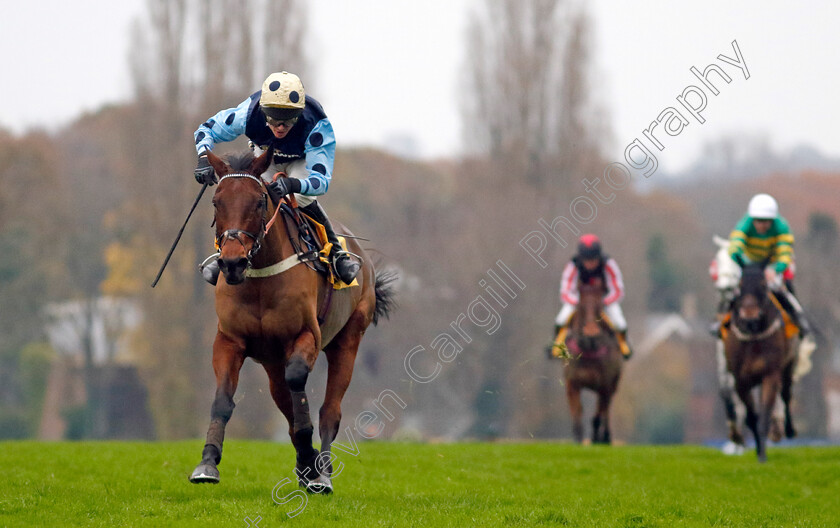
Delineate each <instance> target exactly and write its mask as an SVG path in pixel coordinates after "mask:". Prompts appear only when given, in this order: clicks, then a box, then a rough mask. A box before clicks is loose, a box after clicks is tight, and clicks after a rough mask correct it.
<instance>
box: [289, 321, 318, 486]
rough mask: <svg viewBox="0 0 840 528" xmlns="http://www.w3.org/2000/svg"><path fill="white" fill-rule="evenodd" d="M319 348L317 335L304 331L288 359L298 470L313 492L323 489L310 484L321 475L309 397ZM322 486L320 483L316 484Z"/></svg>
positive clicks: (300, 476)
mask: <svg viewBox="0 0 840 528" xmlns="http://www.w3.org/2000/svg"><path fill="white" fill-rule="evenodd" d="M317 357H318V349H317V346H316V344H315V336H314V335H313V334H312V332H311V331H309V330H304V331H303V332H302V333H301V334H300V335H299V336H298V337H297V339H295V343H294V345H293V347H292V353H291V355H290V356H289V359H288V360H287V361H286V372H285V380H286V385H287V386H288V387H289V393H290V394H291V400H292V423H291V424H289V425H290V426H291V431H292V435H291V436H292V443H293V444H294V446H295V451H297V465H296V466H295V472H296V473H297V475H298V481H299V483H300V484H301V485H302V486H306V488H307V490H309V491H320V490H319V489H314V488H311V487H310V483H311V482H312V481H315V480H316V479H317V478H318V468H317V466H316V463H317V458H318V450H317V449H315V448H314V447H312V433H313V431H314V428H313V426H312V418H311V415H310V413H309V398H308V397H307V396H306V380H307V379H308V378H309V373H310V372H311V371H312V367H313V366H314V365H315V359H316V358H317ZM315 487H318V486H315Z"/></svg>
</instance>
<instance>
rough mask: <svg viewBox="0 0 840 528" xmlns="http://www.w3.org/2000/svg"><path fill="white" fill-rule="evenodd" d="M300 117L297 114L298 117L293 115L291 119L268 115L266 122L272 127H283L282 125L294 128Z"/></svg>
mask: <svg viewBox="0 0 840 528" xmlns="http://www.w3.org/2000/svg"><path fill="white" fill-rule="evenodd" d="M298 117H300V116H296V117H293V118H291V119H274V118H272V117H268V116H266V117H265V122H266V123H268V126H270V127H281V126H282V127H286V128H292V127H293V126H295V123H297V120H298Z"/></svg>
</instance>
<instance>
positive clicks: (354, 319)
mask: <svg viewBox="0 0 840 528" xmlns="http://www.w3.org/2000/svg"><path fill="white" fill-rule="evenodd" d="M364 322H365V318H364V316H363V314H362V313H361V312H359V311H357V312H355V313H354V314H353V315H352V316H351V317H350V320H349V321H348V323H347V325H345V327H344V328H343V329H342V331H341V332H340V333H339V334H338V335H337V336H336V337H335V338H334V339H333V340H332V342H331V343H330V344H329V346H327V348H326V349H325V350H324V352H325V353H326V354H327V362H328V370H327V391H326V394H325V396H324V405H322V406H321V411H320V413H319V419H318V429H319V433H320V435H321V454H320V456H319V457H318V469H319V470H320V473H321V475H320V477H319V479H320V481H321V484H322V485H323V486H324V492H327V493H329V492H330V491H332V482H331V477H332V475H333V464H332V443H333V441H334V440H335V438H336V436H338V429H339V425H340V423H341V400H342V399H343V398H344V393H345V392H347V387H348V386H349V385H350V379H351V378H352V376H353V365H354V363H355V361H356V352H357V351H358V349H359V343H360V342H361V340H362V333H363V331H364V328H365V327H364ZM399 403H400V402H398V404H399ZM339 471H340V470H339Z"/></svg>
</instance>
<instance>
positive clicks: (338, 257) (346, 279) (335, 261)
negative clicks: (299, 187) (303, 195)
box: [300, 201, 360, 284]
mask: <svg viewBox="0 0 840 528" xmlns="http://www.w3.org/2000/svg"><path fill="white" fill-rule="evenodd" d="M300 209H301V210H302V211H303V212H304V213H306V214H308V215H309V216H311V217H312V219H313V220H315V221H316V222H318V223H320V224H323V225H324V229H326V231H327V240H329V241H330V243H331V244H332V250H331V251H330V261H331V262H332V265H333V269H334V270H335V274H336V275H338V278H339V279H341V282H343V283H344V284H350V283H351V282H353V279H355V278H356V275H357V274H358V273H359V268H360V266H359V263H358V262H356V261H355V260H353V259H351V258H350V255H348V254H347V252H346V251H344V250H343V249H342V247H341V242H339V241H338V237H337V236H336V234H335V231H334V230H333V227H332V224H331V223H330V219H329V218H327V213H326V212H325V211H324V208H323V207H321V204H319V203H318V202H317V201H314V202H312V203H311V204H309V205H307V206H306V207H301V208H300Z"/></svg>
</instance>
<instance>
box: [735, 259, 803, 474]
mask: <svg viewBox="0 0 840 528" xmlns="http://www.w3.org/2000/svg"><path fill="white" fill-rule="evenodd" d="M764 266H765V264H764V263H754V264H750V265H748V266H745V267H744V269H743V273H742V275H741V280H740V286H739V293H738V295H737V296H736V297H735V300H734V302H733V306H732V311H731V319H730V323H729V330H728V331H727V332H726V334H725V336H724V339H723V344H724V352H725V354H726V365H727V369H728V370H729V372H731V373H732V375H733V377H734V380H735V392H737V393H738V397H739V398H740V400H741V401H742V402H743V403H744V407H745V408H746V424H747V426H748V427H749V428H750V430H751V431H752V433H753V435H754V436H755V447H756V453H757V455H758V460H759V462H766V461H767V436H768V433H769V431H770V426H771V420H772V414H773V407H774V405H775V403H776V398H777V396H778V395H779V394H781V400H782V403H783V406H784V432H785V436H787V437H788V438H792V437H794V436H796V429H795V428H794V426H793V419H792V418H791V413H790V401H791V394H792V387H793V373H794V370H795V368H796V347H795V346H794V345H795V343H794V341H795V338H792V339H789V338H788V336H787V335H786V333H785V322H784V319H783V317H782V313H781V312H780V311H779V309H778V308H777V307H776V305H775V304H774V303H773V300H772V299H771V298H770V294H769V291H768V288H767V281H766V279H765V276H764ZM757 385H760V397H759V406H758V409H757V410H756V405H755V403H754V401H753V396H752V394H751V390H752V388H753V387H755V386H757Z"/></svg>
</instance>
